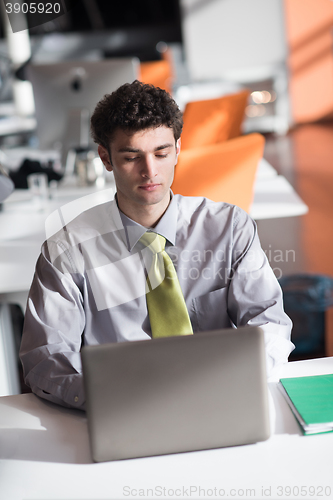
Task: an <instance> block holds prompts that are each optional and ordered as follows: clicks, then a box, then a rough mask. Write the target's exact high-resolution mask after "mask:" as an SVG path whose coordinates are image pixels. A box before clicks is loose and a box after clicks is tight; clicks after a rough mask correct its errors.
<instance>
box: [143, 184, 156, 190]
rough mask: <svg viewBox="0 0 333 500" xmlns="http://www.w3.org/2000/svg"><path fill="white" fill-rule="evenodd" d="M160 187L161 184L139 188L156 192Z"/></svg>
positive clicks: (144, 185)
mask: <svg viewBox="0 0 333 500" xmlns="http://www.w3.org/2000/svg"><path fill="white" fill-rule="evenodd" d="M159 186H160V184H143V185H142V186H139V189H143V190H144V191H154V190H155V189H157V188H158V187H159Z"/></svg>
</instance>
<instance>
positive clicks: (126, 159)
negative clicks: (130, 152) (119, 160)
mask: <svg viewBox="0 0 333 500" xmlns="http://www.w3.org/2000/svg"><path fill="white" fill-rule="evenodd" d="M137 158H138V157H137V156H132V157H131V158H125V161H135V160H136V159H137Z"/></svg>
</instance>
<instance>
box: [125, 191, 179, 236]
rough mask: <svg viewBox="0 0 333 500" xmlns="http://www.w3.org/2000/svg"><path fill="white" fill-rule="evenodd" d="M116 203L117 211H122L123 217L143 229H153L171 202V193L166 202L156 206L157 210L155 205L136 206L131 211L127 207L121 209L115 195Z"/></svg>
mask: <svg viewBox="0 0 333 500" xmlns="http://www.w3.org/2000/svg"><path fill="white" fill-rule="evenodd" d="M116 201H117V205H118V208H119V210H121V211H122V213H123V214H124V215H126V216H127V217H129V218H130V219H132V220H133V221H134V222H137V223H138V224H140V225H141V226H143V227H146V228H152V227H155V226H156V225H157V224H158V222H159V221H160V220H161V218H162V217H163V215H164V214H165V212H166V210H167V209H168V206H169V205H170V201H171V193H170V197H169V199H168V200H167V202H166V203H165V204H164V205H163V206H160V205H159V206H158V209H157V207H156V206H155V205H143V206H140V205H138V206H137V207H135V209H134V208H133V209H131V207H129V206H128V205H127V206H126V207H125V208H124V209H123V207H122V203H121V201H120V202H119V197H117V195H116Z"/></svg>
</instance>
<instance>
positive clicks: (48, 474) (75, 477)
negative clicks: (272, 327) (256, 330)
mask: <svg viewBox="0 0 333 500" xmlns="http://www.w3.org/2000/svg"><path fill="white" fill-rule="evenodd" d="M321 373H333V358H323V359H319V360H311V361H300V362H293V363H289V364H287V365H285V366H284V367H283V368H282V370H281V373H280V374H279V375H280V376H286V377H288V376H290V377H293V376H303V375H312V374H321ZM270 392H271V402H272V410H273V411H272V428H273V434H272V436H271V438H270V439H269V440H267V441H265V442H261V443H257V444H253V445H247V446H237V447H231V448H222V449H216V450H208V451H200V452H192V453H182V454H178V455H166V456H161V457H150V458H141V459H134V460H124V461H118V462H107V463H102V464H92V463H91V458H90V452H89V444H88V432H87V423H86V417H85V414H84V413H83V412H80V411H78V410H68V409H64V408H61V407H58V406H56V405H53V404H51V403H48V402H46V401H42V400H40V399H38V398H37V397H36V396H34V395H32V394H27V395H20V396H7V397H2V398H0V498H1V499H4V500H18V499H20V500H21V499H30V500H32V499H34V500H37V499H43V500H46V499H53V500H56V499H67V500H70V499H73V500H74V499H75V500H81V499H93V500H96V499H109V500H110V499H121V498H136V497H141V498H142V497H143V498H158V497H160V498H192V499H194V498H195V499H197V498H200V499H201V498H228V497H229V498H231V497H233V498H243V499H248V498H251V499H263V498H267V497H268V498H272V499H274V500H276V499H278V498H282V499H286V498H292V499H295V498H305V499H310V498H315V499H316V500H318V498H330V499H331V498H332V497H333V474H332V470H333V454H332V448H333V433H332V434H321V435H315V436H303V435H302V433H301V431H300V428H299V427H298V424H297V423H296V421H295V419H294V417H293V415H292V413H291V412H290V410H289V407H288V406H287V403H286V402H285V400H284V399H283V397H282V396H281V395H280V393H279V392H278V389H277V387H276V381H272V382H271V383H270ZM302 486H303V490H302V491H303V494H302V495H301V487H302ZM163 488H165V490H163ZM191 488H192V489H191ZM199 488H201V491H199ZM215 488H216V489H215ZM289 488H291V490H289ZM310 488H311V489H310ZM140 490H141V491H140Z"/></svg>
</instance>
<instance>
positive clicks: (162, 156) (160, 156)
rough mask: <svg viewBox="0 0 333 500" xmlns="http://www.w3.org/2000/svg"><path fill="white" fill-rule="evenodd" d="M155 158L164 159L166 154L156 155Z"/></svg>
mask: <svg viewBox="0 0 333 500" xmlns="http://www.w3.org/2000/svg"><path fill="white" fill-rule="evenodd" d="M156 156H157V158H166V157H167V156H168V153H166V154H165V155H156Z"/></svg>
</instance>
